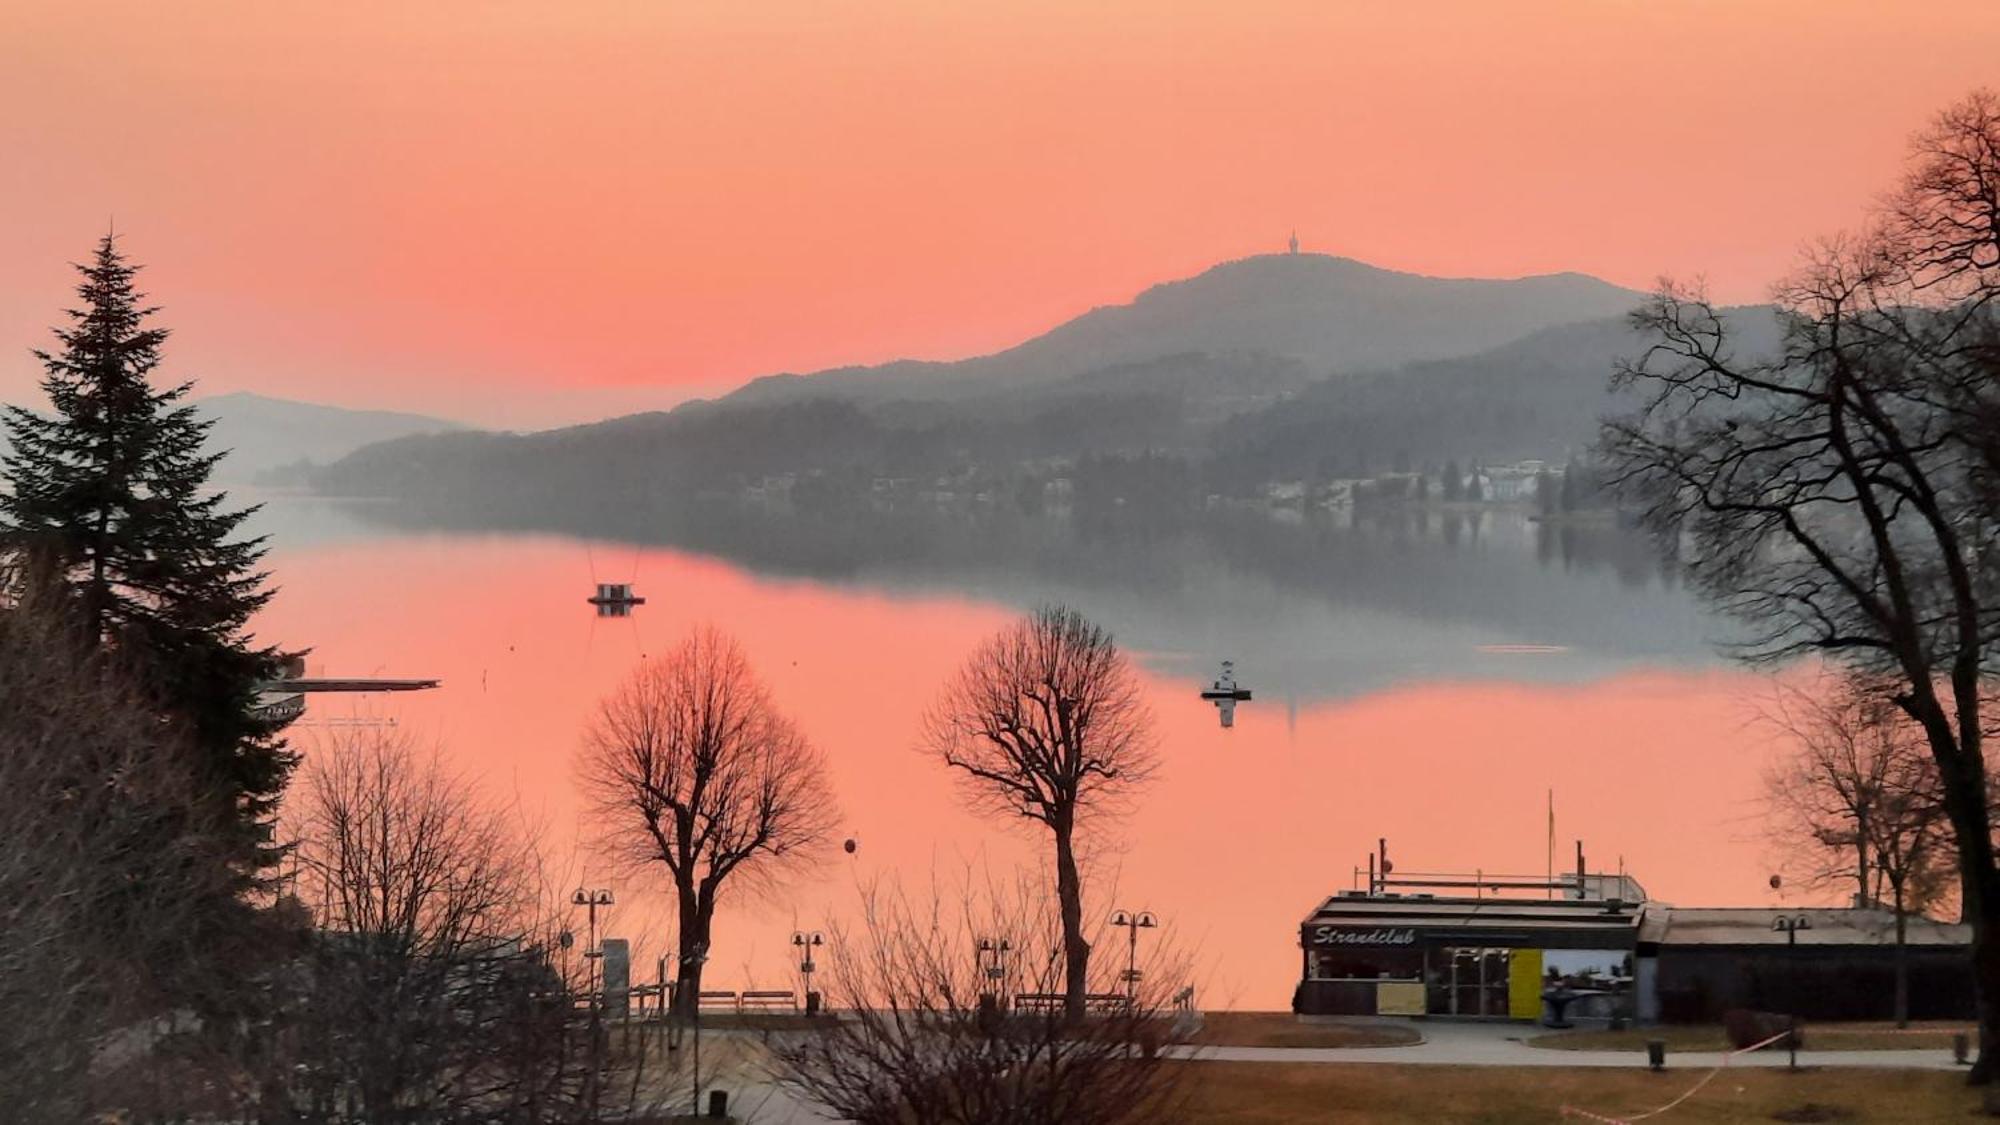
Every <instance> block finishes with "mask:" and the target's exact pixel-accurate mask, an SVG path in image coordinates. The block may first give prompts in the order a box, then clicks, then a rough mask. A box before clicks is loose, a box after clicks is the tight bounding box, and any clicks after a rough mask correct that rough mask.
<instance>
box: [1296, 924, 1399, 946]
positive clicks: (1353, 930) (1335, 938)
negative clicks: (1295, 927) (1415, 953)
mask: <svg viewBox="0 0 2000 1125" xmlns="http://www.w3.org/2000/svg"><path fill="white" fill-rule="evenodd" d="M1416 943H1417V931H1416V930H1414V929H1412V928H1410V927H1408V926H1401V927H1396V926H1376V927H1374V928H1372V929H1367V928H1358V927H1342V926H1315V927H1314V928H1313V944H1314V945H1415V944H1416Z"/></svg>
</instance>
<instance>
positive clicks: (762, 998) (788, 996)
mask: <svg viewBox="0 0 2000 1125" xmlns="http://www.w3.org/2000/svg"><path fill="white" fill-rule="evenodd" d="M780 1008H785V1009H789V1010H791V1011H794V1012H796V1011H798V1010H799V994H798V993H796V992H793V991H791V990H789V989H787V990H784V991H782V992H780V991H767V992H756V991H751V992H745V993H744V994H743V995H742V996H740V997H738V998H737V1000H736V1009H737V1010H738V1011H741V1012H771V1011H776V1010H778V1009H780Z"/></svg>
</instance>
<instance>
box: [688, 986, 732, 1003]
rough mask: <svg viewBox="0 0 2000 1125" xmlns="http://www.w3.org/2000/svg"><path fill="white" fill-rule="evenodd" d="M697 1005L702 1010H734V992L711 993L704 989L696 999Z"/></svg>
mask: <svg viewBox="0 0 2000 1125" xmlns="http://www.w3.org/2000/svg"><path fill="white" fill-rule="evenodd" d="M697 1003H699V1004H700V1005H701V1006H702V1007H703V1008H734V1007H736V1004H737V1001H736V994H735V993H734V992H721V991H716V992H711V991H709V990H708V989H706V988H704V989H702V990H701V996H700V997H699V998H698V999H697Z"/></svg>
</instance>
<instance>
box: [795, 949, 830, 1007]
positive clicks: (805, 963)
mask: <svg viewBox="0 0 2000 1125" xmlns="http://www.w3.org/2000/svg"><path fill="white" fill-rule="evenodd" d="M825 944H826V937H825V936H824V935H822V934H821V933H820V932H819V931H818V930H794V931H792V946H793V948H795V949H797V950H798V951H799V980H800V985H799V987H800V989H801V990H802V991H803V992H804V993H805V1006H806V1015H809V1016H811V1015H817V1014H819V1001H818V995H819V994H818V993H816V992H814V991H813V970H814V969H817V968H818V967H819V966H818V965H815V964H814V963H813V950H815V949H818V948H819V947H820V946H822V945H825Z"/></svg>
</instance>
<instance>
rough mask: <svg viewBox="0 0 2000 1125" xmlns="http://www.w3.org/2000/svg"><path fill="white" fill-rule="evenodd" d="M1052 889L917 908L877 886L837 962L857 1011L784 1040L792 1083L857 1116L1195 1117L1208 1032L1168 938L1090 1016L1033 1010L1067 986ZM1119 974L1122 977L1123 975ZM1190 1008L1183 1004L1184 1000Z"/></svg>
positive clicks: (870, 1121)
mask: <svg viewBox="0 0 2000 1125" xmlns="http://www.w3.org/2000/svg"><path fill="white" fill-rule="evenodd" d="M1050 907H1051V903H1050V899H1049V897H1048V895H1047V894H1046V892H1043V891H1039V890H1037V889H1036V888H1033V887H1032V886H1030V885H1028V883H1027V881H1023V883H1022V885H1021V886H1020V887H1018V888H1012V889H991V890H987V891H984V892H981V893H977V894H967V895H965V896H964V897H963V898H962V900H961V901H959V902H957V903H956V904H953V903H950V902H948V901H947V900H946V899H945V898H944V897H942V896H939V895H937V894H936V893H933V895H932V897H931V898H930V899H928V900H924V901H919V902H915V903H913V902H911V901H910V900H909V899H907V898H906V897H904V896H903V895H902V894H900V893H898V892H894V891H887V890H884V889H883V888H882V887H880V886H877V887H874V888H871V889H870V890H869V891H868V892H867V894H866V895H865V896H864V900H863V909H862V912H861V917H862V923H861V926H860V927H859V930H858V931H855V932H851V931H848V930H846V929H843V928H841V927H835V928H834V933H833V935H832V940H831V943H830V947H829V949H828V951H827V958H828V959H829V960H830V961H831V963H832V965H833V970H832V977H833V987H832V992H833V997H834V1000H835V1002H836V1004H838V1005H839V1006H840V1007H841V1008H842V1009H843V1011H844V1012H845V1013H846V1014H845V1015H844V1017H843V1018H842V1019H841V1020H839V1021H838V1022H836V1023H833V1024H831V1025H829V1026H827V1027H825V1028H821V1029H817V1030H813V1031H807V1032H799V1033H794V1034H789V1035H777V1036H773V1038H772V1048H771V1049H772V1055H773V1058H774V1060H775V1062H776V1064H777V1065H776V1071H777V1076H778V1080H779V1082H780V1083H781V1084H782V1085H783V1086H785V1087H786V1088H787V1089H789V1090H790V1091H792V1092H793V1093H795V1094H797V1095H799V1096H800V1097H801V1098H803V1099H805V1100H807V1101H809V1102H811V1103H813V1104H815V1105H817V1106H819V1107H821V1108H822V1109H823V1110H824V1111H826V1112H828V1113H830V1114H832V1115H834V1116H837V1117H839V1118H840V1119H842V1120H846V1121H853V1122H856V1123H857V1125H983V1123H985V1122H993V1121H1005V1122H1009V1123H1010V1125H1057V1123H1060V1125H1124V1123H1127V1122H1156V1121H1171V1120H1174V1119H1176V1118H1177V1117H1179V1116H1181V1111H1182V1109H1183V1106H1182V1101H1183V1099H1182V1096H1181V1095H1182V1090H1181V1088H1180V1084H1179V1079H1180V1076H1181V1075H1182V1074H1183V1073H1184V1072H1185V1066H1184V1065H1182V1064H1181V1063H1180V1062H1179V1061H1176V1060H1175V1059H1174V1058H1173V1057H1172V1053H1171V1052H1169V1051H1168V1050H1167V1049H1168V1048H1170V1047H1173V1046H1175V1045H1178V1044H1183V1043H1185V1042H1186V1041H1187V1039H1188V1037H1189V1036H1190V1035H1191V1033H1192V1031H1193V1030H1194V1017H1193V1013H1192V1011H1191V1001H1189V1000H1185V999H1183V1000H1181V1001H1180V1002H1179V1003H1176V997H1191V995H1192V992H1191V990H1187V991H1183V989H1184V982H1185V980H1186V975H1185V965H1184V964H1183V963H1182V962H1181V961H1180V960H1179V959H1178V958H1177V957H1176V956H1175V954H1173V953H1172V951H1170V950H1169V951H1166V952H1161V951H1159V950H1158V949H1157V948H1156V949H1155V950H1154V951H1153V952H1152V953H1151V954H1150V955H1149V957H1148V959H1147V962H1146V964H1147V968H1146V970H1145V972H1144V973H1143V975H1142V978H1141V979H1142V981H1143V982H1144V983H1143V984H1140V985H1137V986H1135V988H1134V989H1133V991H1132V993H1131V995H1130V997H1129V998H1128V997H1127V996H1126V995H1125V994H1123V993H1120V994H1119V995H1118V997H1117V1000H1116V1002H1111V1003H1106V1004H1104V1005H1102V1006H1100V1007H1098V1008H1097V1009H1095V1010H1094V1011H1092V1012H1091V1014H1090V1015H1089V1016H1087V1017H1086V1018H1084V1019H1082V1020H1072V1019H1069V1018H1068V1017H1067V1016H1066V1015H1065V1014H1064V1013H1063V1012H1062V1011H1061V1010H1060V1009H1059V1008H1055V1007H1040V1006H1031V1005H1029V1004H1028V1003H1026V1002H1025V1001H1021V1000H1020V998H1021V997H1024V996H1025V997H1028V998H1029V999H1034V998H1037V997H1041V996H1052V995H1055V994H1057V992H1058V990H1059V988H1060V986H1061V985H1062V983H1063V982H1064V980H1065V976H1066V974H1065V969H1064V966H1063V949H1062V947H1061V946H1060V945H1059V944H1058V943H1057V940H1056V937H1055V935H1056V933H1057V928H1056V926H1055V925H1053V922H1054V919H1053V918H1051V917H1050V916H1049V915H1050V912H1051V911H1050ZM1103 983H1105V984H1106V985H1109V984H1110V983H1111V981H1110V980H1109V979H1108V978H1107V979H1106V980H1105V981H1104V982H1103ZM1177 1008H1179V1009H1182V1010H1176V1009H1177Z"/></svg>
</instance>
